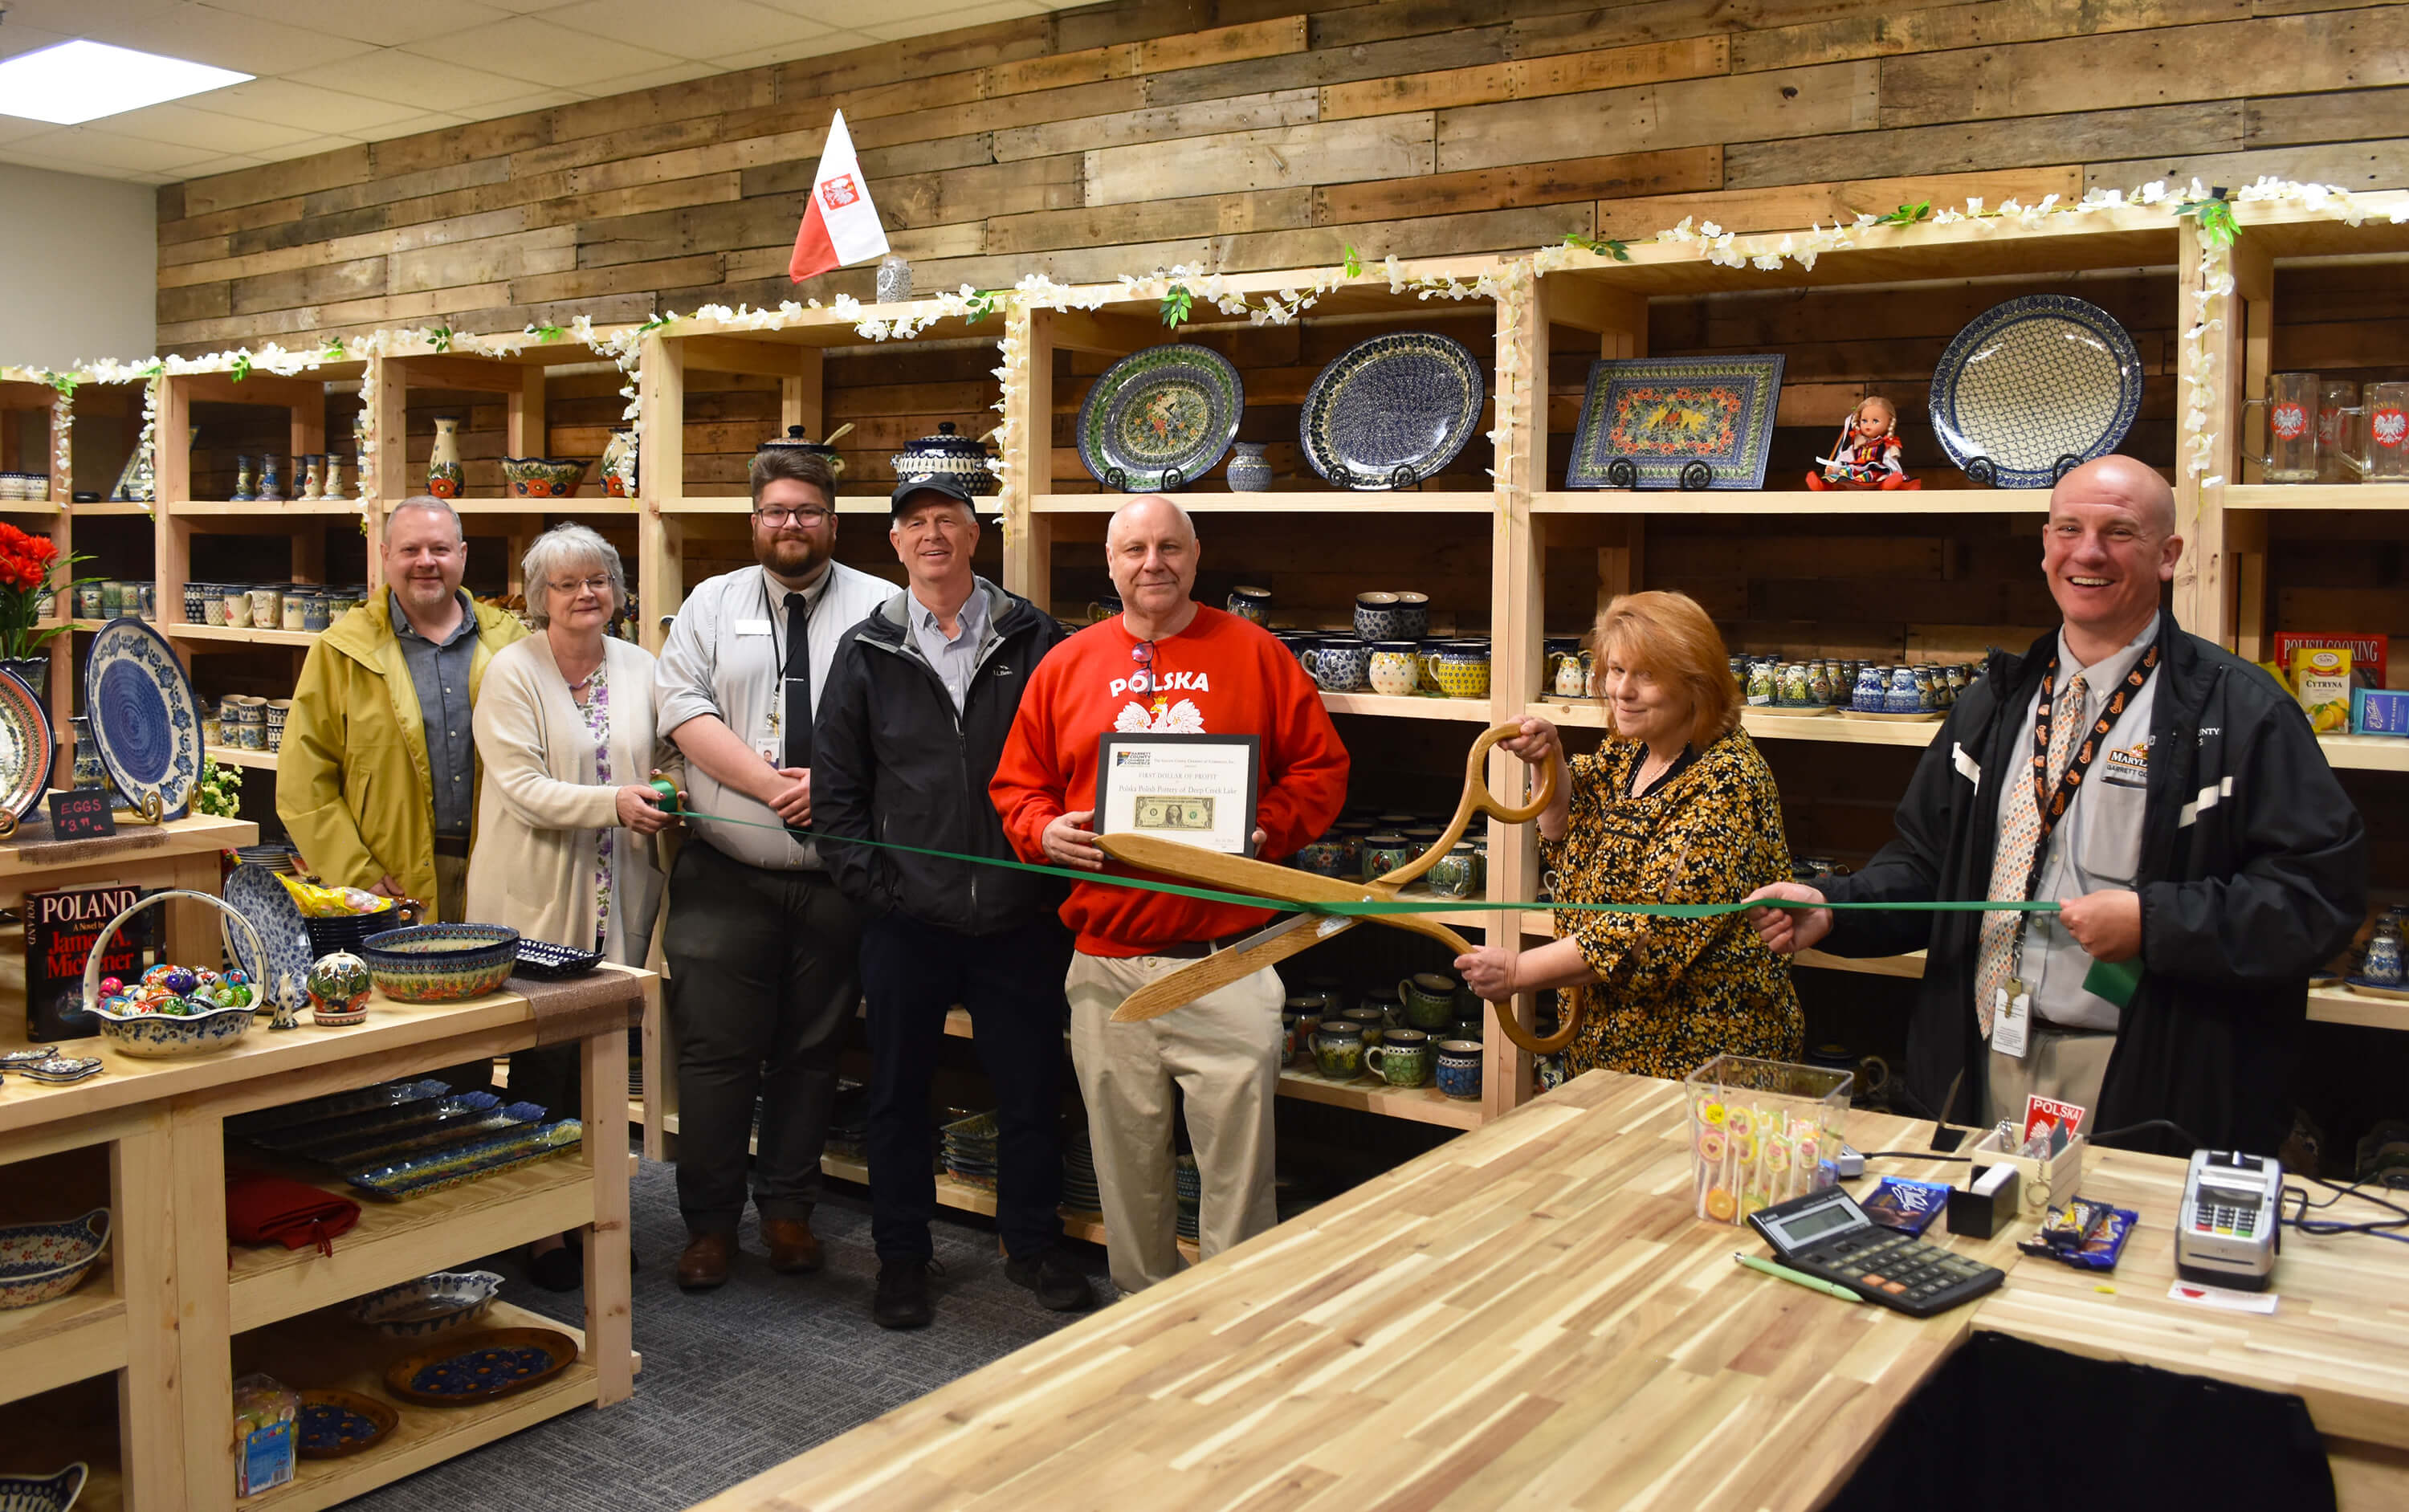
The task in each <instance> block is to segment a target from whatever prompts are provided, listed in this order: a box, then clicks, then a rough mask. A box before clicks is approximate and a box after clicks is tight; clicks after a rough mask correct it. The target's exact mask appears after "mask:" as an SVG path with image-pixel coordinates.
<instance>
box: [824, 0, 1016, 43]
mask: <svg viewBox="0 0 2409 1512" xmlns="http://www.w3.org/2000/svg"><path fill="white" fill-rule="evenodd" d="M1045 13H1046V11H1045V8H1044V7H1041V6H1036V5H1032V4H1031V3H1030V0H988V3H987V4H985V5H977V6H972V7H967V8H965V7H963V6H962V5H961V3H960V0H878V4H877V7H876V8H875V10H874V11H873V12H871V13H868V14H865V13H864V11H863V9H862V8H856V9H855V11H854V14H853V15H852V17H851V18H850V19H849V20H848V21H847V22H846V23H845V24H847V25H849V26H851V27H852V28H853V29H854V30H855V31H858V32H867V33H868V34H870V35H871V36H874V37H877V38H879V39H880V40H882V41H887V42H898V41H902V39H904V38H905V37H911V36H930V35H932V34H934V33H937V32H950V31H952V30H953V29H954V28H956V27H958V26H983V25H985V24H986V23H987V22H991V21H1017V20H1018V19H1019V18H1020V17H1023V16H1042V15H1044V14H1045Z"/></svg>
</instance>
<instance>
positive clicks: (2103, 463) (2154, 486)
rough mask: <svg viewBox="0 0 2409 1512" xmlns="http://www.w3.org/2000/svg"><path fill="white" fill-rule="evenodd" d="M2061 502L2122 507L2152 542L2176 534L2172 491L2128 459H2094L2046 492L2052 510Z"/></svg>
mask: <svg viewBox="0 0 2409 1512" xmlns="http://www.w3.org/2000/svg"><path fill="white" fill-rule="evenodd" d="M2061 500H2065V501H2069V502H2072V503H2078V504H2112V503H2122V504H2124V505H2125V506H2126V507H2127V508H2128V509H2130V510H2131V511H2133V512H2134V514H2136V515H2137V516H2139V517H2140V519H2141V521H2142V527H2143V528H2144V529H2146V530H2147V531H2148V532H2149V533H2150V537H2151V539H2152V540H2165V539H2167V538H2168V537H2169V536H2171V535H2173V534H2174V533H2175V491H2174V489H2173V488H2172V487H2171V486H2170V485H2169V484H2168V482H2167V481H2166V480H2165V479H2164V478H2161V477H2159V476H2158V469H2157V468H2153V467H2151V466H2150V465H2149V464H2147V463H2145V462H2136V461H2135V460H2133V459H2132V458H2131V457H2128V456H2120V455H2117V454H2113V453H2112V454H2109V455H2107V456H2103V457H2095V458H2094V459H2092V460H2091V461H2089V462H2085V463H2084V464H2083V466H2081V467H2079V468H2075V469H2074V470H2073V471H2071V472H2070V473H2068V474H2067V475H2066V476H2065V477H2063V478H2060V479H2059V480H2058V481H2057V486H2056V488H2053V489H2051V490H2050V491H2049V501H2050V504H2051V507H2052V508H2055V507H2056V505H2057V504H2058V503H2059V502H2060V501H2061Z"/></svg>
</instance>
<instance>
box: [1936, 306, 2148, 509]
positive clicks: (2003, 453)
mask: <svg viewBox="0 0 2409 1512" xmlns="http://www.w3.org/2000/svg"><path fill="white" fill-rule="evenodd" d="M2141 412H2142V353H2141V351H2140V349H2139V348H2137V347H2135V346H2134V344H2133V338H2132V335H2131V333H2129V332H2128V331H2127V330H2126V329H2125V327H2124V326H2122V325H2120V324H2117V323H2116V318H2115V317H2114V316H2113V315H2111V314H2109V313H2108V312H2107V311H2106V310H2102V309H2100V308H2099V306H2098V305H2095V304H2092V303H2091V302H2089V301H2088V300H2084V299H2077V298H2075V297H2074V296H2073V295H2064V294H2032V295H2025V296H2024V297H2022V298H2019V299H2011V300H2009V301H2008V302H2007V303H2005V304H2000V305H1993V306H1992V307H1991V308H1990V309H1988V310H1984V311H1983V313H1981V314H1980V315H1977V316H1975V317H1974V318H1973V320H1971V321H1970V322H1969V323H1968V324H1967V325H1966V328H1965V329H1964V330H1962V331H1959V332H1958V333H1957V335H1956V337H1955V338H1954V339H1953V340H1951V341H1950V343H1949V349H1948V350H1947V351H1946V352H1943V353H1941V354H1940V366H1939V367H1936V368H1934V369H1933V373H1932V432H1933V435H1934V436H1935V437H1936V438H1937V439H1939V440H1940V449H1941V450H1942V451H1943V452H1946V453H1948V454H1949V460H1950V461H1952V462H1954V463H1955V464H1956V465H1957V466H1958V468H1961V469H1963V470H1964V471H1965V473H1966V475H1967V476H1968V477H1969V478H1972V479H1974V480H1975V481H1976V482H1987V483H1990V484H1991V485H1993V486H1994V487H1998V488H2048V487H2050V486H2052V485H2053V484H2055V483H2056V482H2057V478H2058V473H2059V469H2060V468H2061V467H2063V466H2067V465H2069V459H2071V460H2072V462H2076V463H2080V462H2088V461H2090V460H2092V459H2093V458H2094V457H2102V456H2106V455H2107V454H2109V453H2111V452H2113V451H2114V450H2115V449H2116V443H2117V442H2118V441H2121V440H2123V439H2125V433H2126V432H2127V431H2128V430H2130V429H2132V428H2133V420H2134V417H2135V416H2137V415H2139V414H2140V413H2141Z"/></svg>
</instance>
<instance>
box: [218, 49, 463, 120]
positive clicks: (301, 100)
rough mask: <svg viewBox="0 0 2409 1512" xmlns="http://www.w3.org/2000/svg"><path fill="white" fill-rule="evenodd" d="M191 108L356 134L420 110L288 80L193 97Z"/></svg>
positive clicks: (421, 109) (421, 108)
mask: <svg viewBox="0 0 2409 1512" xmlns="http://www.w3.org/2000/svg"><path fill="white" fill-rule="evenodd" d="M413 61H417V60H413ZM193 108H195V109H206V110H211V111H217V112H220V113H223V114H225V115H235V116H243V117H246V118H249V119H251V120H254V121H267V122H274V123H275V124H277V125H280V126H291V127H293V128H294V129H295V130H297V131H310V132H345V133H351V132H358V131H366V130H370V129H373V128H376V127H380V126H383V125H386V124H389V123H391V122H396V121H408V120H410V119H411V117H413V116H417V115H422V114H424V113H425V112H426V107H424V106H419V105H411V104H408V103H397V102H395V101H391V100H372V99H369V98H368V97H367V96H365V95H362V94H357V93H354V92H352V91H349V90H341V89H325V88H321V87H320V86H318V85H316V84H303V83H297V82H296V81H295V80H293V79H252V81H251V82H250V83H248V84H236V85H233V86H231V87H229V88H226V89H222V90H215V91H212V92H211V93H209V94H203V95H197V96H195V99H194V103H193Z"/></svg>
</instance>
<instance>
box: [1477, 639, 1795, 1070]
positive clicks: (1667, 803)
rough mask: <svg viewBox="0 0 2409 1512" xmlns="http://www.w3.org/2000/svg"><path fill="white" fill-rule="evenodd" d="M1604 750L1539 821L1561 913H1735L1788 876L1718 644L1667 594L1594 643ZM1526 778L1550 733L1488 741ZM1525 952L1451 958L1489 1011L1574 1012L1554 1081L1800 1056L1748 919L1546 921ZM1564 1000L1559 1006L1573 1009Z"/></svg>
mask: <svg viewBox="0 0 2409 1512" xmlns="http://www.w3.org/2000/svg"><path fill="white" fill-rule="evenodd" d="M1593 643H1594V646H1595V648H1596V651H1597V655H1598V666H1599V672H1598V682H1599V691H1600V692H1601V693H1602V695H1603V702H1604V703H1605V706H1606V713H1607V728H1608V732H1609V738H1608V742H1607V743H1606V745H1605V747H1604V748H1603V749H1601V750H1600V751H1599V752H1598V753H1597V755H1595V756H1575V757H1573V758H1572V760H1571V762H1570V770H1569V777H1568V779H1567V778H1565V777H1564V776H1563V775H1562V774H1560V780H1559V781H1558V783H1557V785H1556V800H1555V803H1554V805H1553V806H1552V807H1551V808H1550V809H1549V810H1548V811H1547V812H1546V813H1544V814H1540V815H1539V821H1538V823H1539V836H1540V847H1539V849H1540V857H1541V863H1542V864H1543V865H1544V866H1546V867H1547V868H1549V869H1550V870H1551V871H1553V872H1554V893H1553V897H1554V900H1555V901H1556V902H1558V903H1560V904H1561V903H1617V902H1666V903H1687V902H1701V903H1710V902H1733V901H1737V900H1739V899H1741V898H1745V897H1747V896H1748V895H1749V894H1750V893H1751V892H1753V891H1754V890H1755V889H1756V888H1758V887H1760V886H1765V885H1766V884H1767V883H1771V882H1782V881H1787V880H1788V879H1789V876H1790V848H1789V846H1788V844H1787V843H1786V842H1784V841H1783V839H1782V799H1781V795H1780V793H1779V792H1777V791H1776V789H1775V787H1774V783H1773V773H1772V772H1771V771H1770V770H1767V767H1766V764H1765V758H1764V757H1763V756H1760V755H1758V754H1757V749H1756V746H1755V744H1754V743H1753V742H1751V741H1750V740H1749V738H1748V735H1747V732H1746V731H1744V730H1742V729H1741V728H1740V727H1739V693H1738V688H1736V687H1735V686H1734V685H1733V684H1732V678H1731V671H1730V667H1729V663H1728V657H1727V655H1726V653H1725V652H1724V642H1723V637H1722V636H1721V635H1720V634H1718V633H1717V632H1716V630H1715V626H1714V622H1713V621H1712V620H1710V619H1709V618H1708V617H1707V614H1706V612H1705V611H1704V610H1702V609H1700V608H1699V607H1698V605H1697V603H1696V602H1695V600H1693V599H1691V598H1688V597H1687V596H1686V595H1682V594H1678V593H1637V594H1625V595H1623V596H1622V597H1620V598H1616V599H1615V600H1614V601H1613V602H1612V603H1610V604H1608V606H1607V609H1606V612H1605V613H1603V614H1601V615H1599V616H1598V621H1597V628H1596V631H1595V634H1594V642H1593ZM1498 749H1500V750H1503V751H1511V752H1512V753H1514V755H1516V756H1520V757H1521V758H1522V760H1524V761H1526V762H1529V763H1531V764H1532V765H1534V766H1536V765H1538V764H1540V763H1543V762H1553V761H1562V760H1564V759H1565V757H1564V745H1563V742H1562V741H1561V740H1560V739H1559V737H1558V736H1557V733H1556V728H1555V727H1554V726H1553V725H1551V724H1550V723H1548V721H1546V720H1544V719H1526V720H1524V721H1523V722H1522V733H1521V734H1520V735H1518V736H1516V737H1515V738H1513V739H1511V740H1508V741H1505V742H1500V743H1499V746H1498ZM1556 929H1557V931H1558V933H1559V935H1560V936H1561V938H1559V939H1557V940H1556V941H1555V942H1554V943H1551V944H1547V945H1543V946H1541V947H1539V948H1538V949H1536V950H1528V951H1522V952H1519V953H1518V952H1512V951H1508V950H1506V949H1504V948H1502V947H1499V946H1488V947H1485V948H1483V949H1479V950H1476V951H1473V952H1472V953H1471V954H1469V955H1466V956H1464V957H1461V958H1458V959H1457V961H1456V969H1457V970H1458V971H1460V972H1463V973H1464V985H1465V986H1469V987H1471V988H1472V989H1473V990H1475V991H1477V992H1479V994H1480V995H1481V996H1482V997H1484V998H1487V999H1490V1000H1491V1001H1504V1000H1505V999H1507V998H1508V997H1510V996H1512V995H1513V994H1514V993H1518V992H1536V991H1540V990H1543V989H1545V988H1549V987H1554V988H1556V989H1557V990H1558V991H1559V992H1560V993H1561V994H1562V995H1563V996H1564V997H1565V998H1566V999H1567V1000H1569V999H1571V998H1573V997H1574V996H1575V995H1579V996H1580V999H1581V1000H1583V1001H1584V1004H1585V1006H1586V1009H1587V1016H1586V1018H1585V1020H1584V1022H1583V1024H1582V1028H1581V1032H1580V1035H1579V1036H1578V1037H1576V1038H1575V1039H1574V1040H1573V1042H1572V1043H1571V1044H1568V1045H1566V1046H1565V1063H1566V1064H1565V1069H1566V1071H1567V1073H1572V1074H1578V1073H1581V1072H1584V1071H1589V1070H1592V1069H1594V1068H1596V1067H1601V1066H1602V1067H1605V1068H1607V1069H1608V1070H1610V1071H1624V1072H1635V1073H1639V1074H1642V1075H1647V1076H1664V1077H1681V1076H1686V1075H1688V1074H1689V1073H1691V1072H1693V1071H1695V1070H1696V1069H1697V1068H1698V1066H1699V1065H1700V1064H1702V1063H1703V1062H1705V1061H1707V1060H1709V1059H1710V1058H1713V1057H1714V1056H1716V1055H1717V1054H1720V1053H1723V1052H1725V1051H1729V1052H1731V1053H1733V1054H1737V1055H1748V1056H1764V1057H1768V1058H1774V1059H1796V1058H1797V1056H1798V1053H1799V1047H1800V1038H1801V1035H1802V1033H1803V1031H1804V1026H1803V1022H1802V1020H1801V1018H1800V1015H1799V1012H1798V997H1797V994H1796V991H1794V990H1793V989H1792V987H1791V984H1790V964H1789V962H1788V961H1787V960H1785V959H1784V958H1782V957H1780V956H1776V955H1775V954H1773V953H1772V952H1771V951H1770V950H1768V949H1767V948H1766V946H1765V943H1764V942H1763V941H1762V940H1760V939H1759V938H1758V937H1757V934H1756V931H1755V929H1753V928H1751V927H1750V925H1749V923H1748V921H1747V918H1746V916H1745V915H1743V914H1725V915H1723V916H1721V917H1717V918H1702V919H1685V918H1662V917H1653V916H1651V915H1647V914H1609V913H1591V912H1583V911H1580V910H1572V909H1562V908H1560V909H1558V910H1557V913H1556ZM1569 1005H1570V1004H1569V1002H1568V1003H1567V1006H1568V1007H1569Z"/></svg>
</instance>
